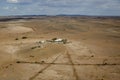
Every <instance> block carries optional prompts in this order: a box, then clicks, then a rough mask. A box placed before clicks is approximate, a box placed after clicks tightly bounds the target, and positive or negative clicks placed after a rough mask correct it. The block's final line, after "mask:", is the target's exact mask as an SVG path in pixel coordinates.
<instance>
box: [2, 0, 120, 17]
mask: <svg viewBox="0 0 120 80" xmlns="http://www.w3.org/2000/svg"><path fill="white" fill-rule="evenodd" d="M59 14H68V15H75V14H77V15H107V16H120V0H0V16H4V15H59Z"/></svg>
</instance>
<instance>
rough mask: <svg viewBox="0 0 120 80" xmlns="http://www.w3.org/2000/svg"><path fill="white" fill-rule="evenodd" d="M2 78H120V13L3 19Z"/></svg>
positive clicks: (0, 45)
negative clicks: (54, 40) (63, 41)
mask: <svg viewBox="0 0 120 80" xmlns="http://www.w3.org/2000/svg"><path fill="white" fill-rule="evenodd" d="M52 38H61V39H67V41H68V42H67V43H66V44H63V43H54V42H48V43H47V42H45V43H42V44H41V43H39V42H40V41H46V40H51V39H52ZM0 80H120V18H111V17H108V18H104V17H101V18H100V17H79V16H75V17H70V16H56V17H39V18H34V19H18V20H8V21H0Z"/></svg>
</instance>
